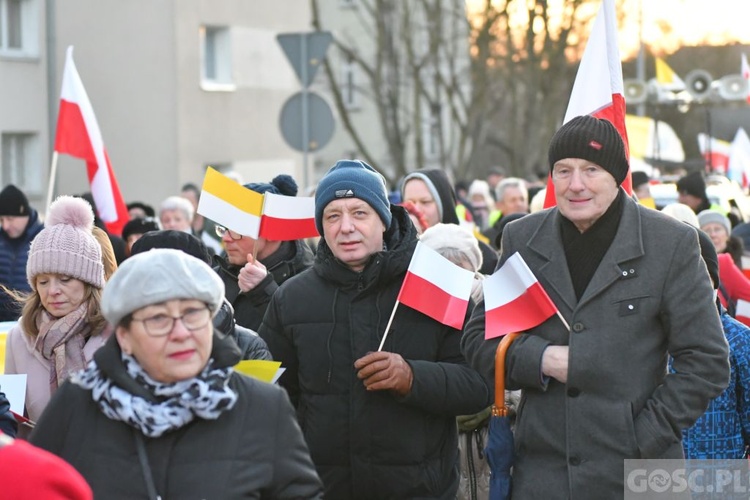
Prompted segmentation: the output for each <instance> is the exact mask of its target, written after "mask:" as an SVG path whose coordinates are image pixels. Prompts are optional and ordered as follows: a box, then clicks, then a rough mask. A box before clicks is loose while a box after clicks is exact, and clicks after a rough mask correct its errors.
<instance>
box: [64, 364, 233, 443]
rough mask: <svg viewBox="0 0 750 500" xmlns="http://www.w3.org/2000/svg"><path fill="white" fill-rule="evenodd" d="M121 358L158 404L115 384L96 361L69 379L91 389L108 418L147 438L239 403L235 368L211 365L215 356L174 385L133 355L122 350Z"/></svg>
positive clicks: (218, 414) (211, 418) (214, 414)
mask: <svg viewBox="0 0 750 500" xmlns="http://www.w3.org/2000/svg"><path fill="white" fill-rule="evenodd" d="M122 361H123V364H124V365H125V369H126V370H127V372H128V375H130V377H132V378H133V380H135V381H136V382H137V383H138V384H139V385H141V386H142V387H145V388H146V389H147V390H148V391H149V392H150V393H151V394H153V395H154V396H156V398H157V399H158V400H159V402H158V403H154V402H151V401H149V400H147V399H145V398H142V397H140V396H136V395H134V394H131V393H129V392H127V391H126V390H124V389H123V388H121V387H119V386H117V385H115V384H114V383H113V381H112V380H111V379H110V378H108V377H107V376H106V375H104V374H103V373H102V372H101V370H100V369H99V367H98V366H97V365H96V362H95V361H91V362H90V363H89V365H88V367H87V368H86V369H85V370H83V371H81V372H78V373H75V374H73V375H72V376H71V379H70V380H71V382H73V383H74V384H76V385H79V386H81V387H83V388H84V389H91V395H92V398H93V400H94V401H95V402H96V403H97V405H98V406H99V409H100V410H101V411H102V413H104V414H105V415H106V416H107V417H109V418H110V419H112V420H117V421H120V422H124V423H126V424H128V425H130V426H132V427H135V428H136V429H138V430H140V431H141V432H142V433H143V434H145V435H146V436H148V437H152V438H156V437H159V436H161V435H162V434H164V433H165V432H168V431H173V430H176V429H179V428H180V427H182V426H184V425H186V424H188V423H190V422H192V421H193V419H194V418H195V417H200V418H203V419H205V420H215V419H217V418H219V416H220V415H221V414H222V413H223V412H225V411H227V410H231V409H232V408H233V407H234V405H235V403H236V402H237V394H236V393H235V392H234V391H233V390H232V389H231V388H230V387H229V379H230V377H231V375H232V368H231V367H226V368H212V365H213V359H211V360H209V362H208V364H207V365H206V367H205V368H204V369H203V371H202V372H201V373H200V374H198V375H197V376H195V377H193V378H189V379H187V380H180V381H179V382H174V383H171V384H164V383H161V382H157V381H155V380H154V379H152V378H151V377H149V376H148V374H147V373H146V372H145V370H144V369H143V368H142V367H141V365H140V364H138V361H136V360H135V358H133V357H132V356H129V355H127V354H125V353H123V354H122Z"/></svg>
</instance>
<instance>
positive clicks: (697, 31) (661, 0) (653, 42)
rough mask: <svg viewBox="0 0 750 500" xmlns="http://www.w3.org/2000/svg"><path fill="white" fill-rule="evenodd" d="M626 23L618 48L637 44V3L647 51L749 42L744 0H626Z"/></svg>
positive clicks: (749, 14)
mask: <svg viewBox="0 0 750 500" xmlns="http://www.w3.org/2000/svg"><path fill="white" fill-rule="evenodd" d="M627 2H628V7H627V8H626V11H627V12H628V13H629V15H628V17H627V23H626V25H625V26H623V30H622V32H621V33H620V41H621V47H620V51H621V52H623V56H624V55H625V53H627V52H629V51H630V50H631V47H633V46H637V40H638V6H639V4H641V6H642V13H643V40H644V42H645V43H646V44H647V45H648V46H649V47H650V48H651V51H652V52H654V53H656V54H660V55H667V54H671V53H673V52H675V51H676V50H677V49H678V48H679V47H680V46H683V45H721V44H726V43H735V42H739V43H750V2H748V0H627Z"/></svg>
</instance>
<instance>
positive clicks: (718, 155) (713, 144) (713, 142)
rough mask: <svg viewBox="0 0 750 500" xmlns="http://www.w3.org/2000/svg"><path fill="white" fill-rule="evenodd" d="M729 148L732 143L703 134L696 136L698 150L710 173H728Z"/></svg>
mask: <svg viewBox="0 0 750 500" xmlns="http://www.w3.org/2000/svg"><path fill="white" fill-rule="evenodd" d="M731 148H732V143H730V142H729V141H722V140H721V139H717V138H716V137H711V136H710V135H708V134H704V133H703V132H700V133H699V134H698V149H699V150H700V152H701V155H702V156H703V158H704V159H705V160H706V165H707V167H708V168H709V169H710V170H711V171H712V172H721V173H722V174H727V173H728V171H729V156H730V154H731Z"/></svg>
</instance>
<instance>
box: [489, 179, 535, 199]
mask: <svg viewBox="0 0 750 500" xmlns="http://www.w3.org/2000/svg"><path fill="white" fill-rule="evenodd" d="M508 188H518V189H520V190H521V192H522V193H523V197H524V199H525V200H526V201H529V190H528V189H526V181H524V180H523V179H519V178H518V177H506V178H505V179H503V180H501V181H500V182H498V183H497V186H495V199H496V200H497V202H498V203H500V202H502V201H503V198H505V190H506V189H508Z"/></svg>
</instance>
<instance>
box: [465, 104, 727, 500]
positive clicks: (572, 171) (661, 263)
mask: <svg viewBox="0 0 750 500" xmlns="http://www.w3.org/2000/svg"><path fill="white" fill-rule="evenodd" d="M549 167H550V173H551V176H552V183H553V185H554V190H555V196H556V199H557V206H556V207H554V208H551V209H548V210H544V211H542V212H537V213H533V214H530V215H526V216H525V217H523V218H521V219H519V220H517V221H515V222H513V223H512V224H509V225H508V226H506V227H505V229H504V230H503V235H502V244H501V248H502V252H501V255H500V263H499V265H502V264H503V263H505V261H506V260H507V259H508V258H509V257H510V256H511V255H513V254H515V253H516V252H518V253H519V254H520V255H521V256H522V257H523V259H524V260H525V261H526V263H527V264H528V266H529V268H530V269H531V271H532V272H533V274H534V276H536V278H537V279H538V280H539V284H540V285H541V286H542V287H543V288H544V290H546V292H547V294H549V297H550V299H551V300H552V302H554V304H555V306H556V308H557V310H558V312H559V315H560V317H557V316H555V315H553V316H552V317H551V318H549V319H547V320H546V321H544V322H543V323H541V324H540V325H538V326H536V327H533V328H531V329H529V330H528V331H526V332H524V333H525V334H524V335H522V336H521V337H519V339H518V340H516V341H515V342H514V343H513V344H512V345H511V346H510V349H509V350H508V356H507V358H506V377H507V385H508V386H509V388H511V389H521V391H522V401H523V403H522V405H523V411H522V412H520V413H519V416H518V420H517V421H516V433H515V439H516V449H517V450H521V451H522V452H521V453H518V454H517V455H516V459H515V462H514V464H513V496H514V497H516V496H517V497H518V498H529V499H547V498H561V497H565V498H617V497H622V494H623V491H624V481H623V460H625V459H634V458H644V459H659V458H665V459H680V458H682V457H683V451H682V446H681V443H680V440H681V437H682V430H683V429H685V428H687V427H690V426H691V425H692V424H693V423H694V422H695V420H696V419H697V418H698V417H699V416H700V415H701V414H702V413H703V412H704V411H705V409H706V406H707V405H708V403H709V401H710V400H711V399H712V398H713V397H715V396H717V395H718V394H720V393H721V391H723V390H724V388H725V387H726V386H727V383H728V381H729V364H728V360H727V352H728V351H727V343H726V340H725V338H724V335H723V333H722V328H721V322H720V321H719V315H718V312H717V310H716V307H715V305H714V303H713V298H712V297H713V289H712V286H711V282H710V280H709V277H708V273H707V272H706V266H705V264H704V263H703V261H702V259H701V255H700V250H699V246H698V237H697V234H696V231H695V229H693V228H692V227H689V226H688V225H687V224H684V223H682V222H679V221H676V220H674V219H671V218H669V217H668V216H666V215H664V214H662V213H660V212H657V211H655V210H651V209H648V208H645V207H643V206H641V205H639V204H638V203H636V201H635V200H633V198H631V197H630V196H628V195H627V193H626V192H625V191H624V189H622V187H621V184H622V182H623V180H625V178H626V176H627V174H628V159H627V156H626V153H625V147H624V144H623V141H622V139H621V137H620V134H619V133H618V131H617V129H615V127H614V126H613V125H612V124H611V123H610V122H609V121H606V120H602V119H598V118H595V117H592V116H579V117H577V118H574V119H572V120H570V121H569V122H567V123H566V124H565V125H563V126H562V127H561V128H560V129H559V130H558V131H557V133H556V134H555V135H554V137H553V138H552V141H551V144H550V147H549ZM526 286H528V285H526ZM563 318H564V321H562V319H563ZM568 325H570V326H569V327H568ZM499 340H500V339H499V338H495V339H491V340H485V305H484V303H480V304H478V305H477V307H476V308H475V309H474V311H473V314H472V317H471V319H470V321H469V323H468V324H467V326H466V329H465V332H464V335H463V337H462V339H461V343H462V348H463V352H464V354H465V356H466V359H467V361H469V363H470V364H471V365H472V366H473V367H474V368H475V369H476V370H477V371H479V372H480V373H482V374H483V375H484V376H485V378H486V380H487V381H488V382H490V383H492V382H493V381H494V356H495V350H496V348H497V345H498V343H499ZM668 356H672V358H673V359H674V362H673V367H674V370H675V373H671V374H667V373H666V370H665V366H666V365H665V362H666V359H667V357H668ZM493 385H494V384H493ZM540 477H544V481H540V480H539V478H540Z"/></svg>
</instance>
